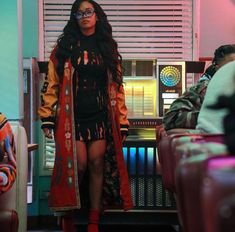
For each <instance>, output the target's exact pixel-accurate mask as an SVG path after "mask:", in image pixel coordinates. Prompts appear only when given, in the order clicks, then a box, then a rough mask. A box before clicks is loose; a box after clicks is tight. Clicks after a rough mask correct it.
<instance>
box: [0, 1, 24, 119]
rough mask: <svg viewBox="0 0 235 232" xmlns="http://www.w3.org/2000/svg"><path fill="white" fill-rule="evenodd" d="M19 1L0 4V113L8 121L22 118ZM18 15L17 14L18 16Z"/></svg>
mask: <svg viewBox="0 0 235 232" xmlns="http://www.w3.org/2000/svg"><path fill="white" fill-rule="evenodd" d="M18 4H21V0H2V1H1V3H0V28H1V30H0V51H1V52H0V70H1V74H0V80H1V84H0V111H1V112H3V113H5V114H6V116H7V117H8V118H9V119H16V120H18V119H20V118H22V96H23V95H22V85H23V81H22V74H21V70H20V69H21V55H22V47H21V41H22V39H21V32H20V31H21V29H20V27H21V19H20V17H18V16H19V15H20V14H21V8H20V7H18ZM18 13H19V14H18Z"/></svg>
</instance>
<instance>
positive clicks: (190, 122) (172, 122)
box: [163, 81, 209, 130]
mask: <svg viewBox="0 0 235 232" xmlns="http://www.w3.org/2000/svg"><path fill="white" fill-rule="evenodd" d="M208 83H209V82H208V81H204V82H200V83H198V84H197V85H196V86H192V87H191V88H190V89H189V90H188V91H186V92H185V93H184V94H183V95H182V96H180V97H179V98H178V99H176V100H175V101H174V102H173V103H172V104H171V107H170V109H169V110H168V111H167V112H166V114H165V115H164V117H163V124H164V127H165V129H166V130H170V129H174V128H189V129H194V128H195V127H196V125H197V118H198V115H199V111H200V109H201V105H202V101H203V99H204V95H205V92H206V88H207V85H208Z"/></svg>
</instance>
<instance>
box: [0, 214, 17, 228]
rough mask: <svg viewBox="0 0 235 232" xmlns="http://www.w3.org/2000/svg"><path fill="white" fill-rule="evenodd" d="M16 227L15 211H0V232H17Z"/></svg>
mask: <svg viewBox="0 0 235 232" xmlns="http://www.w3.org/2000/svg"><path fill="white" fill-rule="evenodd" d="M18 225H19V220H18V215H17V213H16V211H15V210H0V231H1V232H17V231H18Z"/></svg>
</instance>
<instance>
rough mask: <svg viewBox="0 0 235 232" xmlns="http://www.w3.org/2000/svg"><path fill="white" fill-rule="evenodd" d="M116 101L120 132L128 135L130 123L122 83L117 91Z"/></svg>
mask: <svg viewBox="0 0 235 232" xmlns="http://www.w3.org/2000/svg"><path fill="white" fill-rule="evenodd" d="M117 103H118V111H119V120H120V128H121V134H122V135H123V134H125V135H128V128H129V125H130V124H129V121H128V119H127V107H126V104H125V92H124V87H123V85H121V86H120V88H119V90H118V92H117Z"/></svg>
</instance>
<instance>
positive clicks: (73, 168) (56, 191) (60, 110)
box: [38, 52, 133, 211]
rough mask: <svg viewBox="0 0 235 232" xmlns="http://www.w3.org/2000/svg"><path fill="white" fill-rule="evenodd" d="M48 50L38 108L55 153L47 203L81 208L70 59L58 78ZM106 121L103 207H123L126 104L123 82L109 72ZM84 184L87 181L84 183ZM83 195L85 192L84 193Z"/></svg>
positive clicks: (127, 195) (126, 196)
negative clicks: (119, 84)
mask: <svg viewBox="0 0 235 232" xmlns="http://www.w3.org/2000/svg"><path fill="white" fill-rule="evenodd" d="M53 54H55V52H53V53H52V55H51V57H50V60H49V64H48V74H47V77H46V80H45V82H44V85H43V88H42V95H41V100H42V104H41V107H40V108H39V110H38V113H39V115H40V118H41V120H42V128H43V127H47V128H48V127H49V128H53V129H54V137H55V145H56V156H55V164H54V169H53V174H52V177H51V190H50V195H49V206H50V208H51V209H52V210H54V211H66V210H72V209H79V208H81V192H82V191H83V190H82V189H79V185H78V183H79V175H78V170H77V162H78V161H77V156H76V146H75V131H74V109H73V105H74V104H73V86H72V83H73V80H72V77H73V72H74V69H73V67H72V64H71V61H70V60H67V61H66V62H65V66H64V77H63V80H62V81H59V78H58V75H57V73H56V69H55V68H56V64H57V61H56V59H55V56H54V55H53ZM107 87H108V94H109V101H108V102H109V103H108V110H109V124H110V128H109V130H110V132H111V133H109V134H110V136H109V138H107V149H106V154H105V157H104V180H103V199H102V203H103V206H104V208H107V207H110V206H111V207H120V206H122V207H123V208H124V210H128V209H131V208H132V207H133V204H132V199H131V191H130V185H129V181H128V173H127V170H126V166H125V161H124V158H123V151H122V140H121V132H120V131H121V130H128V127H129V122H128V120H127V108H126V105H125V96H124V89H123V86H121V87H120V88H118V86H117V84H116V83H114V82H112V81H111V78H110V75H109V82H108V86H107ZM86 186H88V183H86ZM85 196H86V197H87V196H88V195H85Z"/></svg>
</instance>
